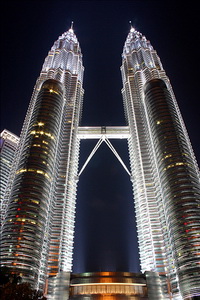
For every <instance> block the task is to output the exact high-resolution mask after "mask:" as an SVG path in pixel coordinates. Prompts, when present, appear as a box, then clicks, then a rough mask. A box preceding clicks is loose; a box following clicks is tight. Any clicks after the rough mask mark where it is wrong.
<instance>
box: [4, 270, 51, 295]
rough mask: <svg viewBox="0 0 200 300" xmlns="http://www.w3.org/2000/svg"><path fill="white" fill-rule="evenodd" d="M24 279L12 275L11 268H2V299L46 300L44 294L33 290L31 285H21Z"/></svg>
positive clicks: (24, 283) (25, 283)
mask: <svg viewBox="0 0 200 300" xmlns="http://www.w3.org/2000/svg"><path fill="white" fill-rule="evenodd" d="M21 280H22V278H21V277H20V276H18V275H16V274H10V271H9V268H7V267H2V268H0V299H1V300H29V299H31V300H46V297H44V296H43V293H42V292H40V291H37V290H33V289H32V288H31V285H30V283H27V282H23V283H21Z"/></svg>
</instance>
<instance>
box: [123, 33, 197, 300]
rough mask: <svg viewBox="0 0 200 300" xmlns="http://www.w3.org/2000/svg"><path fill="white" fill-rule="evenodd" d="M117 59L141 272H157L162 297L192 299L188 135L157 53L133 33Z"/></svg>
mask: <svg viewBox="0 0 200 300" xmlns="http://www.w3.org/2000/svg"><path fill="white" fill-rule="evenodd" d="M122 57H123V62H122V68H121V71H122V79H123V89H122V94H123V100H124V107H125V113H126V118H127V123H128V125H129V129H130V138H129V139H128V143H129V154H130V162H131V170H132V172H131V173H132V181H133V191H134V199H135V207H136V219H137V232H138V241H139V252H140V260H141V270H142V272H144V271H148V270H150V271H157V272H159V274H160V275H161V277H162V278H163V288H164V293H165V299H182V297H183V298H184V299H186V298H187V297H188V298H189V297H192V296H197V295H199V294H200V279H199V276H198V275H197V274H199V272H200V265H199V261H200V252H199V247H200V244H199V232H200V231H199V230H200V227H199V226H200V207H199V199H200V184H199V170H198V166H197V163H196V160H195V157H194V154H193V151H192V147H191V144H190V141H189V138H188V134H187V132H186V128H185V125H184V123H183V120H182V117H181V114H180V111H179V108H178V105H177V102H176V99H175V96H174V94H173V91H172V87H171V84H170V82H169V79H168V77H167V76H166V74H165V71H164V69H163V67H162V64H161V62H160V59H159V57H158V55H157V53H156V51H155V50H154V48H153V47H152V45H151V44H150V42H149V41H148V40H147V39H146V38H145V36H143V35H142V34H141V33H139V32H138V31H136V30H135V29H134V28H131V30H130V33H129V34H128V37H127V39H126V42H125V45H124V50H123V55H122ZM180 292H181V294H180ZM181 295H182V296H181Z"/></svg>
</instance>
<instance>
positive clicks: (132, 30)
mask: <svg viewBox="0 0 200 300" xmlns="http://www.w3.org/2000/svg"><path fill="white" fill-rule="evenodd" d="M129 24H130V25H131V30H130V31H131V32H134V31H135V28H134V27H133V25H132V21H129Z"/></svg>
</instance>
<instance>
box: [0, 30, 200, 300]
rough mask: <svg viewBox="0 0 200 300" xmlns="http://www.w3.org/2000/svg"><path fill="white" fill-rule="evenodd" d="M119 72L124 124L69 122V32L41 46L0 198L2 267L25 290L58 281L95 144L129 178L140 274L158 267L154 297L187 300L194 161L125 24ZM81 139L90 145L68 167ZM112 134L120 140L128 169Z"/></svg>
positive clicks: (194, 289)
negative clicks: (1, 208) (43, 51)
mask: <svg viewBox="0 0 200 300" xmlns="http://www.w3.org/2000/svg"><path fill="white" fill-rule="evenodd" d="M121 71H122V81H123V89H122V95H123V101H124V109H125V114H126V119H127V125H128V126H121V127H111V126H110V127H105V126H102V127H79V121H80V117H81V107H82V98H83V88H82V82H83V66H82V55H81V51H80V47H79V43H78V41H77V38H76V36H75V34H74V31H73V29H72V28H70V29H69V30H68V31H67V32H65V33H64V34H63V35H61V36H60V37H59V38H58V40H57V41H56V42H55V43H54V45H53V47H52V48H51V50H50V51H49V54H48V56H47V57H46V59H45V62H44V65H43V67H42V71H41V73H40V76H39V78H38V80H37V82H36V85H35V88H34V91H33V96H32V99H31V102H30V105H29V108H28V112H27V116H26V119H25V122H24V125H23V129H22V133H21V137H20V144H19V148H18V150H17V153H16V156H15V159H14V162H15V163H14V167H13V169H12V171H11V174H12V176H11V177H12V178H14V180H10V182H9V183H8V189H7V192H6V196H5V199H4V203H5V204H7V207H6V212H5V219H4V221H3V231H2V254H1V255H2V265H5V266H8V267H10V268H11V271H12V272H14V273H18V274H20V275H21V276H22V278H23V280H25V281H28V282H30V283H31V284H32V285H33V286H34V287H35V288H39V289H43V288H44V286H45V281H46V280H48V279H50V278H51V277H52V278H55V277H56V275H58V276H57V282H60V283H61V282H66V280H67V278H69V272H71V269H72V255H73V236H74V217H75V202H76V187H77V182H78V176H80V175H81V173H82V170H83V168H84V167H85V165H86V164H87V163H88V161H89V160H90V158H91V157H92V156H93V155H94V153H95V152H96V151H97V149H98V148H99V146H100V145H101V144H102V143H103V142H105V143H106V144H107V145H108V147H109V148H110V149H111V150H112V151H113V153H114V154H115V155H116V157H117V158H118V159H119V161H120V163H121V164H122V165H123V167H124V168H125V170H126V171H127V173H128V174H129V175H130V177H131V180H132V182H133V191H134V201H135V207H136V219H137V233H138V241H139V252H140V261H141V271H142V272H146V271H147V272H148V271H150V272H157V273H159V275H160V279H161V282H162V288H163V290H164V291H163V294H164V296H163V299H174V300H181V299H191V298H192V297H195V296H198V295H199V294H200V288H199V286H200V282H199V276H198V274H199V272H200V264H199V261H200V260H199V258H200V254H199V253H200V251H199V247H200V244H199V231H198V230H199V229H198V228H199V227H198V226H199V218H200V211H199V210H200V207H199V202H198V201H199V195H200V184H199V171H198V166H197V163H196V160H195V157H194V153H193V151H192V147H191V144H190V141H189V137H188V134H187V132H186V128H185V125H184V122H183V120H182V117H181V113H180V111H179V108H178V104H177V102H176V99H175V96H174V94H173V91H172V87H171V84H170V82H169V79H168V77H167V75H166V73H165V71H164V69H163V66H162V64H161V62H160V59H159V57H158V55H157V53H156V51H155V50H154V48H153V47H152V45H151V44H150V42H149V41H148V40H147V39H146V38H145V36H143V35H142V34H141V33H139V32H138V31H136V30H135V29H134V28H131V30H130V32H129V34H128V37H127V39H126V42H125V45H124V49H123V54H122V67H121ZM82 138H84V139H89V138H90V139H91V138H95V139H98V142H97V144H96V145H95V147H94V149H93V150H92V152H91V154H90V155H89V157H88V159H87V160H86V164H84V166H83V168H82V169H81V170H80V171H79V172H78V158H79V143H80V140H81V139H82ZM112 138H125V139H127V140H128V145H129V154H130V164H131V172H130V171H129V170H128V168H127V167H126V166H125V164H124V163H123V161H122V159H121V158H120V156H119V155H118V153H117V151H116V150H115V148H114V147H113V145H112V143H111V142H110V139H112ZM125 271H126V270H125ZM62 273H63V274H65V277H62V275H61V274H62ZM156 276H157V275H156ZM49 282H51V280H49ZM55 282H56V280H55V281H54V283H55ZM52 286H53V284H52ZM54 286H55V285H54ZM57 292H58V294H59V291H57V290H56V293H57Z"/></svg>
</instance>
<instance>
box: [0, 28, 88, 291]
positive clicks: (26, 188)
mask: <svg viewBox="0 0 200 300" xmlns="http://www.w3.org/2000/svg"><path fill="white" fill-rule="evenodd" d="M82 80H83V66H82V55H81V50H80V47H79V43H78V41H77V38H76V36H75V34H74V31H73V29H72V28H70V29H69V30H68V31H67V32H65V33H64V34H63V35H62V36H60V37H59V38H58V40H57V41H56V42H55V43H54V45H53V47H52V48H51V50H50V51H49V53H48V56H47V57H46V59H45V62H44V65H43V67H42V71H41V73H40V76H39V78H38V80H37V82H36V85H35V88H34V91H33V96H32V99H31V102H30V105H29V108H28V112H27V115H26V118H25V121H24V125H23V128H22V133H21V137H20V145H19V148H18V151H17V153H16V157H15V164H14V168H13V170H12V173H13V174H15V176H14V180H13V181H12V182H10V183H9V189H8V191H7V195H6V199H5V203H6V202H7V203H8V204H7V209H6V210H7V212H6V217H5V219H4V222H3V223H4V224H3V234H2V244H1V247H2V251H1V256H2V257H1V261H2V264H3V265H5V266H9V267H10V268H11V270H12V271H13V272H16V273H18V274H20V276H22V278H23V279H24V280H25V281H28V282H30V283H31V284H32V285H33V286H34V287H35V288H40V289H42V288H43V287H44V284H45V280H46V278H47V275H48V276H55V275H56V274H57V273H58V272H60V271H65V272H69V271H71V268H72V254H73V235H74V217H75V200H76V185H77V181H76V178H75V177H76V174H77V167H78V152H79V142H78V139H77V129H78V125H79V119H80V115H81V107H82V96H83V88H82Z"/></svg>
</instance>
